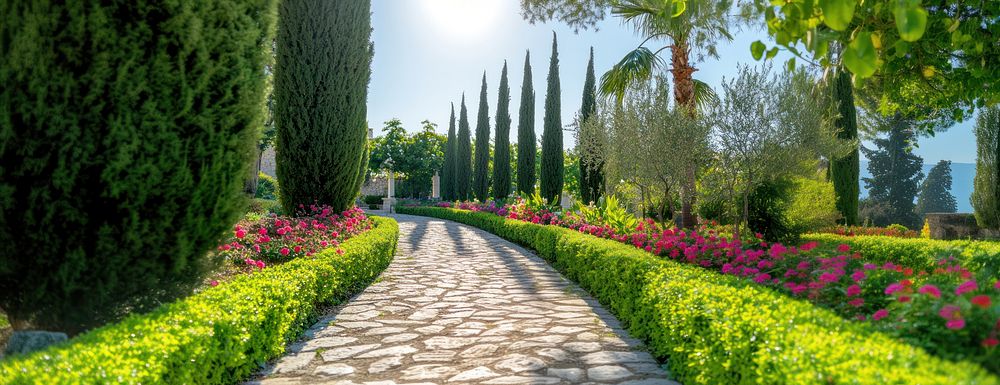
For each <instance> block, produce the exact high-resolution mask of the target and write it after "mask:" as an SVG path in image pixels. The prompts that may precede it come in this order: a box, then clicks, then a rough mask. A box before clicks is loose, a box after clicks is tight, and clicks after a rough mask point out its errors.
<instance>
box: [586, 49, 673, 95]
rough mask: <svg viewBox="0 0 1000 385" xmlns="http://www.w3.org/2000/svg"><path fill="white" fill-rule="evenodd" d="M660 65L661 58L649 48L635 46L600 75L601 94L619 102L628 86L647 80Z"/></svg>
mask: <svg viewBox="0 0 1000 385" xmlns="http://www.w3.org/2000/svg"><path fill="white" fill-rule="evenodd" d="M662 65H663V60H662V59H660V57H659V56H657V55H656V54H655V53H653V52H652V51H650V50H649V48H646V47H639V48H636V49H634V50H632V51H631V52H629V53H628V54H626V55H625V57H623V58H622V60H621V61H619V62H618V64H615V65H614V66H613V67H611V69H610V70H608V72H606V73H605V74H604V75H603V76H601V95H603V96H605V97H614V98H615V99H616V101H617V102H618V103H619V104H621V102H622V100H623V99H624V98H625V91H626V90H628V88H629V87H630V86H632V85H634V84H639V83H641V82H645V81H648V80H649V78H650V76H651V74H652V73H653V71H654V70H655V69H657V68H660V67H662Z"/></svg>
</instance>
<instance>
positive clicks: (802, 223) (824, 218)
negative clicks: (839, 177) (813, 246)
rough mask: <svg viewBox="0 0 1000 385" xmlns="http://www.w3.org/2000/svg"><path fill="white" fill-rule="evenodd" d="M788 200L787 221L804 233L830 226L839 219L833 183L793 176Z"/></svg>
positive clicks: (795, 229)
mask: <svg viewBox="0 0 1000 385" xmlns="http://www.w3.org/2000/svg"><path fill="white" fill-rule="evenodd" d="M792 183H793V184H794V186H793V187H792V191H791V197H790V200H789V202H788V214H787V217H788V221H789V224H790V225H791V226H792V228H793V229H794V231H796V232H798V233H804V232H809V231H819V230H821V229H824V228H828V227H832V226H834V225H836V224H837V221H838V220H839V219H840V212H839V211H837V203H836V192H835V190H834V188H833V183H830V182H827V181H824V180H817V179H813V178H803V177H798V178H793V179H792Z"/></svg>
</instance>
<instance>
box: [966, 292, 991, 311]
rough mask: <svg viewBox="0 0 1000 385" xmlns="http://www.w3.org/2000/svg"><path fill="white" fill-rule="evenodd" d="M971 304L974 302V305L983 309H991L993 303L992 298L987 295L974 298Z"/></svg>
mask: <svg viewBox="0 0 1000 385" xmlns="http://www.w3.org/2000/svg"><path fill="white" fill-rule="evenodd" d="M970 302H972V304H973V305H976V306H979V307H981V308H983V309H986V308H989V307H990V305H991V304H992V301H990V297H989V296H985V295H977V296H975V297H972V300H971V301H970Z"/></svg>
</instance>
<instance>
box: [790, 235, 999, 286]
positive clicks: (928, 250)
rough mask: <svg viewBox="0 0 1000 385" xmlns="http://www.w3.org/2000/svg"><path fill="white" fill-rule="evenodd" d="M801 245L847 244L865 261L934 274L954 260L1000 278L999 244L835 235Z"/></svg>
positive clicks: (804, 238) (810, 237) (809, 237)
mask: <svg viewBox="0 0 1000 385" xmlns="http://www.w3.org/2000/svg"><path fill="white" fill-rule="evenodd" d="M802 241H803V242H808V241H816V242H819V243H823V244H827V245H833V246H836V245H839V244H847V245H849V246H851V250H852V251H855V252H859V253H861V256H862V257H863V258H864V259H865V261H869V262H872V263H884V262H892V263H896V264H900V265H903V266H907V267H912V268H914V269H921V270H933V269H934V268H935V267H937V261H938V260H940V259H941V258H946V257H949V256H953V257H955V258H957V259H958V260H960V261H961V263H962V266H964V267H965V268H967V269H969V270H971V271H978V272H986V273H988V274H990V275H992V276H994V277H1000V242H988V241H967V240H954V241H945V240H939V239H923V238H898V237H886V236H880V235H858V236H853V237H848V236H843V235H836V234H806V235H803V236H802Z"/></svg>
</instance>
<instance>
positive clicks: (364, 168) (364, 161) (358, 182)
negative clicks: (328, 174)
mask: <svg viewBox="0 0 1000 385" xmlns="http://www.w3.org/2000/svg"><path fill="white" fill-rule="evenodd" d="M365 127H368V125H367V124H366V125H365ZM361 148H362V150H361V163H360V166H359V167H358V176H357V179H355V180H354V194H355V195H354V196H355V197H357V196H359V195H361V186H363V185H364V184H365V179H366V178H367V177H368V157H369V156H370V154H371V150H372V148H371V143H370V142H369V141H368V136H367V135H365V142H364V144H362V145H361Z"/></svg>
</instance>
